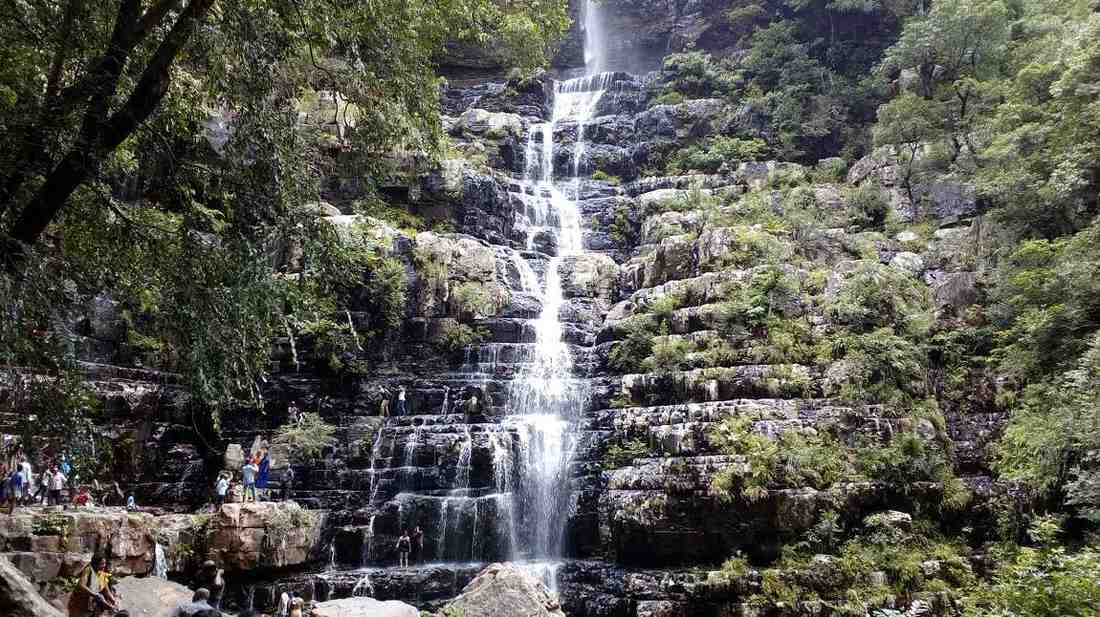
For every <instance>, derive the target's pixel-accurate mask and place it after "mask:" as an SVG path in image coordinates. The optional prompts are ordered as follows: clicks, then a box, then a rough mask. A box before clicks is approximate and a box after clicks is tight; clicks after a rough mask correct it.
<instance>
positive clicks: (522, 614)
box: [444, 563, 565, 617]
mask: <svg viewBox="0 0 1100 617" xmlns="http://www.w3.org/2000/svg"><path fill="white" fill-rule="evenodd" d="M444 610H445V611H452V612H453V613H454V614H459V615H465V617H565V613H564V612H563V611H562V609H561V606H560V605H559V604H558V599H557V597H555V596H554V595H553V594H551V593H550V590H549V589H547V588H546V585H543V584H542V582H541V581H539V580H538V579H536V578H535V577H533V576H531V575H530V574H528V573H527V572H524V571H523V570H521V569H520V568H518V567H517V566H515V565H512V564H500V563H495V564H493V565H491V566H489V567H488V568H485V569H484V570H482V572H481V574H479V575H478V576H477V578H475V579H474V580H473V581H471V582H470V584H469V585H467V586H466V588H465V589H463V590H462V594H461V595H459V596H458V597H457V598H455V599H454V600H452V601H451V602H450V603H448V604H447V606H446V608H445V609H444Z"/></svg>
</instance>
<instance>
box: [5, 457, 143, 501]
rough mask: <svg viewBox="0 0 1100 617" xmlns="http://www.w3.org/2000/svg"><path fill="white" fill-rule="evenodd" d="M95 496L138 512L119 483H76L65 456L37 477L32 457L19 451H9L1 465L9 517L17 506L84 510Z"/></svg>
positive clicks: (46, 467) (100, 499)
mask: <svg viewBox="0 0 1100 617" xmlns="http://www.w3.org/2000/svg"><path fill="white" fill-rule="evenodd" d="M93 491H94V492H93ZM97 496H98V500H99V501H100V502H102V503H103V504H104V505H108V504H111V505H122V504H123V503H125V504H126V506H127V509H130V510H134V509H136V508H137V504H136V502H135V500H134V496H133V495H130V496H129V497H125V495H124V493H123V492H122V489H121V487H119V485H118V482H110V483H109V484H107V485H101V484H100V483H99V481H98V480H94V479H93V480H92V483H91V485H88V484H85V483H80V482H78V481H77V477H76V473H75V471H74V470H73V466H72V463H71V462H70V461H69V457H68V456H67V455H66V454H64V453H62V454H61V455H60V456H58V457H56V458H55V459H53V460H51V461H50V462H49V463H48V464H47V465H46V466H45V470H44V471H42V472H41V473H37V474H36V473H35V465H34V464H33V463H32V462H31V457H30V456H28V455H27V454H26V453H25V452H24V451H23V450H22V449H21V448H14V449H12V450H11V451H10V452H9V456H7V457H6V458H5V459H4V460H3V461H0V504H3V505H6V506H7V513H8V514H9V515H10V514H14V513H15V509H16V508H17V507H20V506H22V507H30V506H39V505H40V506H65V507H69V506H71V507H77V508H80V507H87V506H91V505H94V503H95V502H96V500H97Z"/></svg>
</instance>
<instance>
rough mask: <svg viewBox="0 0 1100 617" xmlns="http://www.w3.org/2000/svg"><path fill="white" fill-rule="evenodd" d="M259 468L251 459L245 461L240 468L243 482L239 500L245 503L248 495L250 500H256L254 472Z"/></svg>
mask: <svg viewBox="0 0 1100 617" xmlns="http://www.w3.org/2000/svg"><path fill="white" fill-rule="evenodd" d="M259 470H260V468H259V467H258V466H256V464H255V463H253V462H252V461H248V462H246V463H245V464H244V467H242V468H241V480H242V481H243V482H244V495H243V496H242V497H241V500H242V501H244V502H246V503H247V502H248V498H249V496H250V495H251V497H252V501H256V472H258V471H259Z"/></svg>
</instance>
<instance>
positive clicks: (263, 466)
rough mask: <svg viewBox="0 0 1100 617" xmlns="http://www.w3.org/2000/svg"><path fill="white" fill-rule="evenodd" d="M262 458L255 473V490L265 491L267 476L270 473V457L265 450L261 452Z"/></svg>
mask: <svg viewBox="0 0 1100 617" xmlns="http://www.w3.org/2000/svg"><path fill="white" fill-rule="evenodd" d="M261 452H262V453H263V454H262V458H261V459H260V468H259V470H258V471H257V472H256V488H258V489H260V490H261V491H266V490H267V476H268V472H270V471H271V456H270V455H269V454H268V451H267V448H264V449H263V450H261Z"/></svg>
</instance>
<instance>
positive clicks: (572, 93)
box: [504, 74, 611, 560]
mask: <svg viewBox="0 0 1100 617" xmlns="http://www.w3.org/2000/svg"><path fill="white" fill-rule="evenodd" d="M610 77H611V76H610V75H607V74H601V75H591V76H587V77H582V78H579V79H573V80H569V81H565V82H560V83H558V84H557V85H556V87H555V92H554V106H553V112H552V114H551V117H550V121H549V122H546V123H543V124H539V125H535V126H533V127H531V129H530V133H529V136H528V143H527V149H526V153H527V167H526V173H525V174H524V188H525V193H526V195H527V196H528V208H527V209H528V212H530V213H531V216H530V218H531V225H530V227H529V228H528V235H527V245H528V248H533V247H534V246H535V244H536V242H535V239H536V236H537V235H539V234H550V235H551V236H552V237H553V238H554V240H555V242H554V244H555V245H556V247H557V250H556V253H555V254H554V255H553V256H552V257H551V258H550V259H549V262H548V263H547V264H546V268H545V274H544V279H545V281H544V284H543V286H542V293H541V296H542V309H541V312H540V314H539V317H538V319H537V320H536V321H535V323H534V329H535V344H534V346H533V347H532V349H531V352H530V357H529V358H528V361H527V362H525V363H524V364H523V365H522V368H521V370H520V372H519V374H518V375H517V376H516V378H515V379H514V380H513V381H512V384H511V392H510V394H511V396H510V409H511V415H510V416H508V418H507V419H506V420H505V423H504V424H505V428H506V429H507V430H510V431H513V432H514V433H515V434H516V435H517V443H516V447H517V448H518V452H517V455H516V459H517V460H516V461H515V464H516V465H517V466H518V469H517V473H518V475H519V482H518V486H516V487H515V496H514V498H513V500H512V516H511V518H512V520H513V521H520V522H521V523H522V524H521V525H520V526H519V528H520V529H522V530H523V533H524V534H525V537H523V538H521V539H520V540H521V542H520V543H519V545H517V544H516V543H515V542H513V547H512V557H513V558H514V559H515V558H529V559H536V560H542V559H552V558H555V557H560V556H561V555H562V554H563V547H562V542H563V538H564V532H565V524H566V515H567V512H568V500H569V475H568V465H569V461H570V459H571V458H572V454H573V449H574V447H575V445H576V440H575V436H574V431H573V430H572V425H573V422H574V421H575V420H576V419H577V418H578V416H579V414H580V413H581V411H583V408H584V404H585V401H586V398H587V388H586V382H585V381H584V380H581V379H577V377H576V376H575V375H574V373H573V357H572V352H571V351H570V349H569V345H568V343H567V342H566V340H565V337H564V331H563V325H562V322H561V317H560V314H561V310H562V308H563V306H564V305H565V299H564V294H563V289H562V281H561V269H562V265H563V263H564V262H565V260H567V259H569V258H570V257H573V256H575V255H578V254H580V253H581V252H583V250H584V244H583V234H582V231H581V215H580V209H579V208H578V206H577V201H578V199H579V197H580V192H581V177H580V172H581V162H582V159H583V156H584V127H585V124H586V123H587V122H588V121H589V120H591V118H592V116H593V113H594V112H595V110H596V106H597V104H598V103H599V101H600V97H601V96H602V95H603V93H604V91H605V90H606V88H607V86H608V82H609V79H610ZM570 122H572V123H575V125H576V133H575V134H576V139H575V141H574V144H573V157H572V169H571V170H570V171H571V175H570V179H569V180H568V181H565V182H560V181H558V180H556V177H555V169H554V158H555V145H556V144H555V141H554V139H555V133H556V132H557V131H558V129H559V128H563V127H564V126H565V125H566V124H567V123H570ZM536 140H541V143H537V142H536ZM510 524H512V525H513V526H514V523H511V522H510ZM513 537H514V536H513ZM520 545H522V546H523V547H524V548H525V549H526V550H525V551H522V552H521V551H520V550H519V546H520Z"/></svg>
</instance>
